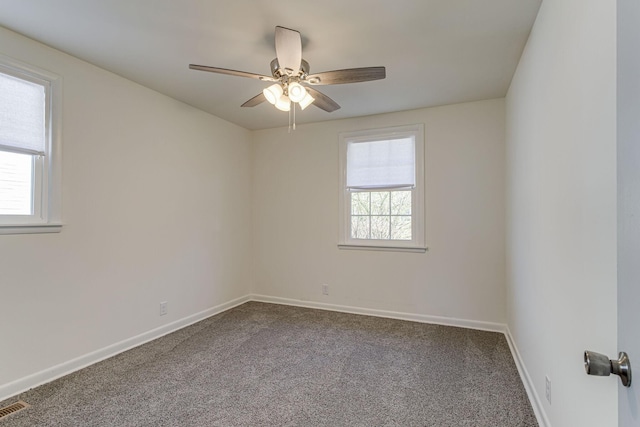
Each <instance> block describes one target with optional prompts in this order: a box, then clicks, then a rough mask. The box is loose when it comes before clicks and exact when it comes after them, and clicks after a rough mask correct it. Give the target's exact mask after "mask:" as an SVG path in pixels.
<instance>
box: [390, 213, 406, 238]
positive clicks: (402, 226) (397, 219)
mask: <svg viewBox="0 0 640 427" xmlns="http://www.w3.org/2000/svg"><path fill="white" fill-rule="evenodd" d="M391 239H393V240H411V217H410V216H392V217H391Z"/></svg>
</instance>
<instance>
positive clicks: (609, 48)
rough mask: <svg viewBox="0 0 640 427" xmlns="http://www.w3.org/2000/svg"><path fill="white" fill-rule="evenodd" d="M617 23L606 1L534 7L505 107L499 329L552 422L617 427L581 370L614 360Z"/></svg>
mask: <svg viewBox="0 0 640 427" xmlns="http://www.w3.org/2000/svg"><path fill="white" fill-rule="evenodd" d="M615 25H616V2H615V0H588V1H585V0H553V1H545V2H543V3H542V7H541V9H540V11H539V14H538V18H537V20H536V23H535V25H534V28H533V31H532V33H531V36H530V38H529V41H528V44H527V47H526V49H525V51H524V53H523V56H522V59H521V61H520V64H519V66H518V69H517V72H516V75H515V77H514V79H513V82H512V85H511V88H510V90H509V93H508V96H507V101H506V106H507V107H506V112H507V114H506V117H507V119H506V121H507V187H508V190H507V241H508V244H507V254H508V259H507V289H508V303H507V305H508V325H509V328H510V330H511V333H512V335H513V337H514V340H515V343H516V346H517V347H518V349H519V351H520V353H521V355H522V358H523V360H524V364H525V366H526V369H527V371H528V373H529V375H530V377H531V379H532V382H533V386H534V387H535V391H536V393H537V395H538V397H539V399H540V400H541V401H542V409H543V412H545V413H546V416H547V417H548V419H549V421H550V423H551V425H554V426H560V427H564V426H594V427H601V426H613V425H616V422H617V401H616V398H617V392H616V390H617V381H616V380H614V379H612V378H595V377H588V376H587V375H585V372H584V368H583V363H582V357H583V351H584V350H586V349H590V350H594V351H597V352H601V353H605V354H608V355H609V356H611V357H613V356H614V355H616V354H617V349H616V332H615V331H616V119H615V114H616V107H615V103H616V98H615V97H616V64H615V58H616V44H615V43H616V39H615ZM545 375H549V376H550V378H551V381H552V392H551V395H552V404H551V405H549V403H548V402H546V400H545V380H544V378H545Z"/></svg>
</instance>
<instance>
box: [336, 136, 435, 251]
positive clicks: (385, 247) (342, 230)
mask: <svg viewBox="0 0 640 427" xmlns="http://www.w3.org/2000/svg"><path fill="white" fill-rule="evenodd" d="M403 136H404V137H406V136H413V137H414V138H415V150H416V153H415V173H416V185H415V187H414V188H410V189H407V188H372V189H370V190H358V191H369V192H379V191H395V190H397V191H400V190H410V191H411V237H412V239H411V240H379V239H354V238H352V237H351V194H352V193H353V191H352V190H349V189H348V188H347V185H346V182H347V146H348V143H349V142H366V141H375V140H382V139H385V138H394V139H395V138H401V137H403ZM424 166H425V141H424V124H413V125H405V126H394V127H386V128H378V129H368V130H360V131H354V132H341V133H340V134H339V167H340V180H339V181H340V188H339V194H340V197H339V211H340V212H339V218H340V221H339V237H338V248H339V249H362V250H380V251H404V252H425V251H426V250H427V246H426V237H425V182H424V181H425V180H424V176H425V167H424Z"/></svg>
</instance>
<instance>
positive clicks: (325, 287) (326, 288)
mask: <svg viewBox="0 0 640 427" xmlns="http://www.w3.org/2000/svg"><path fill="white" fill-rule="evenodd" d="M322 295H329V285H327V284H326V283H324V284H323V285H322Z"/></svg>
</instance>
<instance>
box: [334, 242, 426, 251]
mask: <svg viewBox="0 0 640 427" xmlns="http://www.w3.org/2000/svg"><path fill="white" fill-rule="evenodd" d="M338 249H344V250H360V251H388V252H417V253H425V252H427V250H428V249H429V248H427V247H423V246H370V245H348V244H339V245H338Z"/></svg>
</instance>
